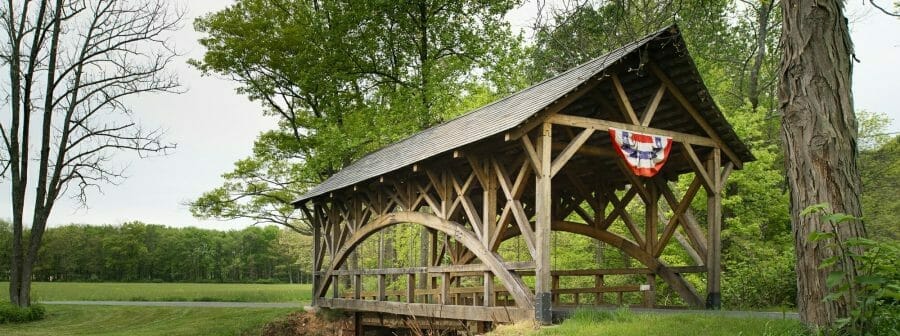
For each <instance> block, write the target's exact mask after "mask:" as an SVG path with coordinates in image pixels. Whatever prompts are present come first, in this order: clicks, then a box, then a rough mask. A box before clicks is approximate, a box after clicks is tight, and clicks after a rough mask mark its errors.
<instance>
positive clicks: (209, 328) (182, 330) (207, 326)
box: [0, 305, 293, 336]
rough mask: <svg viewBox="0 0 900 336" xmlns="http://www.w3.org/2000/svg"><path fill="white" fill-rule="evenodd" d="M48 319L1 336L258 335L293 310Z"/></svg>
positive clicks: (95, 313)
mask: <svg viewBox="0 0 900 336" xmlns="http://www.w3.org/2000/svg"><path fill="white" fill-rule="evenodd" d="M46 308H47V318H46V319H44V320H42V321H38V322H31V323H24V324H13V325H6V324H0V335H17V336H18V335H21V336H28V335H136V336H139V335H170V336H171V335H258V334H259V329H260V328H261V327H262V326H263V325H265V324H266V322H269V321H271V320H274V319H276V318H278V317H280V316H284V315H286V314H287V313H289V312H291V311H292V310H293V309H289V308H284V309H268V308H266V309H255V308H175V307H118V306H115V307H114V306H68V305H53V306H47V307H46Z"/></svg>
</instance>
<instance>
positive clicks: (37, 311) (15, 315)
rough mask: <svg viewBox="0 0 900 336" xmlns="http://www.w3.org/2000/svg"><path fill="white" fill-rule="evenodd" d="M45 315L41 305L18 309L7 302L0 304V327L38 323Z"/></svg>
mask: <svg viewBox="0 0 900 336" xmlns="http://www.w3.org/2000/svg"><path fill="white" fill-rule="evenodd" d="M45 315H46V310H45V309H44V306H42V305H37V304H34V305H30V306H28V307H19V306H17V305H14V304H11V303H8V302H3V303H0V325H2V324H6V323H24V322H33V321H39V320H43V319H44V316H45Z"/></svg>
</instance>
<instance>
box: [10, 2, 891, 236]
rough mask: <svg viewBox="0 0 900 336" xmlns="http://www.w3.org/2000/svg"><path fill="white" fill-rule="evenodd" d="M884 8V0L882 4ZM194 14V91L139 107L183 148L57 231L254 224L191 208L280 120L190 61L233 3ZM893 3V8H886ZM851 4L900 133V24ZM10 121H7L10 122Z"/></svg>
mask: <svg viewBox="0 0 900 336" xmlns="http://www.w3.org/2000/svg"><path fill="white" fill-rule="evenodd" d="M882 2H885V1H882ZM182 3H184V4H185V5H184V6H186V9H187V11H188V13H187V19H186V20H185V22H184V27H183V28H182V29H181V30H180V31H179V32H178V33H176V34H175V35H174V36H173V41H174V42H175V43H176V46H177V47H178V49H179V50H181V51H182V52H183V53H185V56H184V57H182V59H181V60H179V61H178V62H176V64H175V66H174V68H173V69H172V70H173V71H175V72H176V73H178V75H179V76H180V78H181V81H182V83H184V85H185V87H186V88H187V89H188V91H187V93H184V94H181V95H166V96H144V97H140V98H138V99H135V100H134V110H135V115H136V116H137V118H139V120H140V121H141V122H142V123H143V125H144V126H145V127H146V128H153V127H162V128H164V129H166V130H167V131H166V140H168V141H171V142H175V143H177V144H178V148H177V150H175V151H174V152H173V153H172V154H171V155H168V156H164V157H156V158H149V159H138V158H136V157H135V156H134V155H130V154H127V153H125V154H122V155H119V156H118V157H117V159H119V160H120V161H121V164H123V165H128V170H127V174H128V175H129V176H130V177H129V178H128V179H127V180H125V181H124V183H122V184H121V185H118V186H107V187H106V188H105V189H104V193H102V194H94V195H91V197H90V200H89V208H80V207H79V205H78V204H77V203H75V202H72V201H70V200H69V199H67V198H65V199H62V200H60V202H58V203H57V206H56V208H55V209H54V212H53V214H52V216H51V219H50V223H51V225H53V226H57V225H63V224H69V223H87V224H119V223H122V222H125V221H131V220H140V221H143V222H146V223H155V224H165V225H169V226H198V227H203V228H216V229H240V228H243V227H246V226H247V225H249V224H250V223H249V222H243V221H231V222H222V221H216V220H199V219H196V218H193V217H192V216H191V214H190V213H189V211H188V209H187V206H185V205H184V203H186V202H188V201H190V200H191V199H194V198H196V197H197V196H199V195H200V194H201V193H203V192H204V191H207V190H210V189H212V188H215V187H216V186H218V185H220V184H221V182H222V180H221V178H220V175H221V174H222V173H225V172H227V171H230V170H231V167H232V164H233V163H234V161H236V160H238V159H241V158H244V157H246V156H247V155H249V154H250V146H251V144H252V142H253V140H254V139H255V137H256V135H257V134H259V132H261V131H263V130H266V129H270V128H273V127H274V126H275V120H274V119H271V118H267V117H263V116H262V114H261V113H260V107H259V105H258V104H256V103H253V102H249V101H248V100H247V99H246V98H245V97H244V96H240V95H237V94H236V93H235V90H234V89H235V86H234V85H233V84H232V83H230V82H229V81H227V80H224V79H221V78H215V77H202V76H200V73H199V72H198V71H196V70H195V69H193V68H191V67H190V66H188V65H187V64H185V61H187V60H188V59H190V58H199V57H201V56H202V55H203V51H204V50H203V47H201V46H200V45H199V44H198V43H197V39H198V38H199V37H200V35H199V34H197V33H196V32H194V30H193V27H192V25H191V23H192V22H193V19H194V18H196V17H198V16H202V15H204V14H205V13H209V12H212V11H216V10H218V9H222V8H224V7H225V6H227V5H228V4H230V3H231V1H216V0H191V1H185V2H182ZM885 3H887V2H885ZM861 4H862V1H850V2H849V4H848V6H849V11H848V13H849V15H850V17H851V21H852V26H851V30H852V34H853V42H854V44H855V48H856V56H857V58H859V60H860V63H857V64H856V65H855V68H854V77H853V90H854V98H855V104H856V108H857V109H866V110H870V111H879V112H884V113H887V114H889V116H890V117H891V118H892V119H894V122H893V124H892V125H891V127H890V131H893V132H896V131H898V130H900V109H898V105H897V103H896V98H897V97H896V96H897V94H898V92H900V91H898V90H900V66H898V63H900V20H898V19H896V18H890V17H888V16H886V15H883V14H880V13H877V12H875V11H873V10H871V6H868V7H863V6H862V5H861ZM534 13H535V11H534V8H533V4H529V5H526V6H524V7H523V8H521V9H518V10H516V11H514V12H513V13H511V15H510V21H511V22H512V23H513V25H514V27H516V28H524V27H526V26H528V25H529V23H530V21H531V20H532V18H533V16H534ZM4 118H6V116H4ZM9 204H10V201H9V184H8V183H0V205H2V206H0V218H10V217H11V212H10V206H9Z"/></svg>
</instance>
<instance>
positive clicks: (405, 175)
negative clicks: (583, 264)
mask: <svg viewBox="0 0 900 336" xmlns="http://www.w3.org/2000/svg"><path fill="white" fill-rule="evenodd" d="M646 66H647V68H648V69H649V73H651V74H653V75H654V76H655V77H656V79H657V84H658V86H656V87H655V88H653V89H652V90H650V91H649V92H651V93H650V94H649V95H648V96H647V97H648V98H647V99H645V101H646V102H644V103H641V104H636V103H634V102H633V101H632V99H630V98H629V93H628V91H627V89H626V85H624V84H623V82H622V80H621V79H620V78H619V76H618V75H616V74H613V75H608V76H606V75H603V76H598V77H597V78H595V79H592V80H589V81H588V82H586V84H584V85H583V86H582V87H580V88H579V89H577V90H576V91H573V92H572V93H570V94H569V95H568V96H566V97H564V98H562V99H560V100H559V101H557V103H555V104H553V105H551V106H549V107H547V108H546V109H545V110H544V111H543V112H542V113H540V114H538V115H537V116H536V117H535V118H534V119H533V120H532V121H529V122H528V123H526V124H525V125H523V126H522V127H520V128H518V129H515V130H513V131H511V132H509V133H507V134H504V135H501V136H502V139H499V140H498V141H495V142H489V143H490V144H493V145H492V146H493V147H488V148H484V147H472V148H460V149H459V150H457V151H454V152H453V153H448V154H447V155H445V156H443V157H441V158H439V159H434V160H430V161H426V162H420V163H418V164H416V165H414V166H412V167H410V168H409V169H407V170H405V171H398V172H395V173H392V174H389V175H385V176H381V177H378V178H377V179H374V180H371V181H370V182H369V183H366V184H357V185H355V186H353V187H349V188H344V189H341V190H337V191H334V192H332V193H330V194H328V195H324V196H320V197H316V198H314V199H312V200H311V201H309V202H306V203H304V204H302V205H301V206H300V209H301V210H302V211H303V212H304V213H305V216H306V218H308V219H309V220H310V221H311V222H312V224H313V228H314V235H315V237H314V242H315V246H314V251H313V255H314V268H315V270H314V271H315V275H316V276H315V277H314V285H313V288H314V302H313V304H314V305H317V306H321V307H333V308H341V309H350V310H358V311H368V312H380V313H391V314H400V315H419V316H428V317H435V318H447V319H465V320H475V321H494V322H506V321H515V320H521V319H527V318H536V319H537V320H539V321H541V322H548V321H550V317H551V316H550V314H551V311H552V310H551V309H552V307H553V306H554V305H558V304H559V297H560V295H570V294H571V295H574V297H575V302H576V303H579V302H580V301H579V300H580V299H581V298H585V297H591V296H596V299H595V300H594V303H603V300H602V295H601V294H602V293H619V294H620V296H619V297H621V293H623V292H643V293H644V298H645V301H644V303H645V304H646V305H648V306H653V305H655V303H656V300H655V285H656V277H659V279H661V280H662V281H664V282H665V283H666V284H667V285H668V286H669V287H670V288H671V289H672V290H673V291H674V292H676V293H677V294H678V295H679V296H680V298H681V299H682V300H683V302H684V303H685V304H686V305H688V306H692V307H702V306H704V305H705V306H707V307H718V305H719V291H720V274H721V256H720V251H721V246H720V231H721V225H722V222H721V218H722V216H721V207H722V204H721V203H722V189H723V186H724V184H725V180H726V179H727V178H728V175H729V174H730V173H731V171H732V169H734V168H740V167H741V161H740V160H739V159H738V157H737V155H736V154H735V153H734V152H732V150H731V149H729V148H728V147H727V146H726V145H725V143H724V142H723V141H722V139H720V138H719V136H718V135H717V134H716V132H715V131H714V129H713V127H712V126H711V125H710V124H709V123H708V122H707V121H706V120H704V119H703V118H702V117H701V115H700V113H699V112H698V111H697V110H696V109H695V108H694V107H693V106H692V105H691V104H690V101H689V99H687V98H686V97H685V96H684V95H683V94H682V93H681V92H680V91H679V89H678V87H676V86H675V84H673V82H672V80H671V79H669V78H668V77H667V76H666V74H665V73H664V72H663V71H662V70H661V69H660V68H659V67H658V66H656V65H654V64H652V63H651V64H648V65H646ZM604 90H605V91H604ZM604 92H608V93H607V94H603V93H604ZM610 95H611V96H612V97H610ZM585 100H587V101H589V102H591V106H593V107H594V108H595V109H596V110H599V111H603V112H604V113H605V114H602V113H601V115H603V116H605V117H604V118H598V117H596V116H593V115H591V114H590V113H585V112H582V111H584V108H581V110H579V109H575V108H573V107H572V106H574V105H575V104H574V102H576V101H579V102H581V101H585ZM609 100H612V101H613V102H609ZM666 104H667V105H666ZM663 105H666V106H669V107H668V108H669V109H678V110H679V111H682V112H684V114H686V116H687V118H690V122H692V123H694V124H695V125H696V126H697V128H698V129H700V130H702V132H701V133H702V134H697V132H694V133H686V132H682V131H678V130H673V129H667V128H666V125H665V124H664V123H662V124H658V125H657V124H656V120H657V119H656V118H657V117H659V116H660V113H659V111H658V110H659V109H660V108H661V106H663ZM610 127H615V128H619V129H625V130H630V131H634V132H642V133H651V134H657V135H664V136H669V137H672V139H673V140H674V142H675V145H674V146H675V148H673V153H677V156H678V159H677V160H678V162H680V164H681V165H682V166H683V167H685V168H684V169H686V170H682V171H678V170H676V169H675V168H673V172H672V173H669V174H667V175H661V176H656V177H653V178H643V177H638V176H635V175H634V174H632V173H631V171H630V170H629V169H628V168H627V167H626V166H625V164H624V163H623V162H622V160H620V159H619V158H618V157H617V156H616V154H615V153H614V152H613V150H612V147H611V146H609V145H608V143H609V139H608V135H607V134H608V133H607V132H608V129H609V128H610ZM604 141H605V143H606V145H603V142H604ZM723 156H724V158H725V160H726V161H727V162H726V163H724V164H723V162H722V160H723ZM576 158H577V160H576ZM673 160H674V159H673ZM576 161H577V162H576ZM670 164H673V165H677V164H679V163H670ZM597 167H600V168H597ZM688 172H691V173H693V177H692V179H691V180H690V184H689V185H688V187H687V189H686V190H684V192H683V193H682V194H681V195H679V194H678V193H677V192H676V190H675V188H673V183H672V182H671V180H672V179H673V178H674V177H677V176H678V175H679V174H682V173H688ZM585 176H589V178H585ZM701 188H702V189H703V190H704V191H705V195H706V198H707V211H706V212H707V219H706V223H705V225H703V224H701V223H700V222H699V221H698V220H697V219H696V217H695V216H694V214H693V212H692V211H691V207H690V205H691V202H692V201H693V200H694V198H695V197H696V196H697V195H698V194H699V193H700V190H701ZM636 202H637V203H641V204H643V206H642V207H640V208H642V209H643V212H644V213H643V218H640V217H638V218H635V215H634V214H632V212H631V211H630V208H629V205H630V204H634V203H636ZM661 203H662V208H663V209H666V208H667V209H669V210H670V211H671V214H670V215H666V214H665V211H662V210H661ZM632 211H633V210H632ZM400 223H412V224H415V225H420V226H422V227H424V228H427V230H429V232H431V236H432V239H431V244H430V246H429V255H430V256H431V258H430V259H431V261H430V262H429V264H428V265H423V266H421V267H410V268H388V267H383V266H380V267H379V268H377V269H355V270H348V269H346V267H343V265H344V264H345V261H346V260H347V258H348V256H350V254H352V253H353V252H354V251H355V250H356V248H357V247H358V246H359V245H360V244H361V243H362V242H363V241H364V240H365V239H366V238H368V237H371V236H372V235H373V234H375V233H377V232H379V231H381V230H384V229H385V228H388V227H390V226H392V225H396V224H400ZM614 223H622V225H624V230H619V231H621V232H627V234H618V233H615V232H614V231H611V230H609V229H610V228H611V226H613V225H614ZM553 231H559V232H569V233H573V234H577V235H583V236H587V237H590V238H593V239H596V240H598V241H601V242H603V243H605V244H608V245H609V246H613V247H615V248H618V249H620V250H621V251H622V252H624V253H625V254H627V255H628V256H630V257H631V258H632V259H633V260H636V261H637V262H639V263H640V265H641V267H639V268H623V269H585V270H556V271H554V270H552V269H551V262H550V261H551V255H550V254H551V251H552V248H551V232H553ZM513 237H521V239H522V241H524V244H525V246H526V247H527V251H528V253H529V254H530V257H531V258H530V260H533V261H529V262H518V263H509V262H506V261H505V260H503V258H502V257H501V256H500V255H499V254H498V253H497V251H498V249H499V248H500V246H501V244H502V243H503V242H504V241H507V240H508V239H511V238H513ZM673 240H674V242H675V243H676V244H677V245H678V246H680V248H683V249H684V250H685V251H687V253H688V255H689V256H691V258H692V260H693V261H694V265H685V266H672V265H668V264H667V263H665V262H663V261H662V260H661V259H660V256H661V255H662V253H663V251H664V250H665V249H666V248H667V246H670V245H671V243H673ZM445 256H446V258H445ZM443 260H449V263H444V262H442V261H443ZM326 261H327V263H326ZM692 272H702V273H706V299H705V301H704V299H703V298H701V297H700V295H699V294H698V293H697V291H696V289H695V288H694V287H693V286H692V285H691V283H689V282H688V281H686V280H685V279H684V278H683V277H682V274H683V273H692ZM611 274H643V275H645V276H646V277H647V283H648V285H649V286H605V285H604V276H608V275H611ZM368 276H374V277H377V279H378V280H377V283H378V286H377V290H375V291H371V292H365V291H363V290H361V283H362V280H361V279H362V277H368ZM403 276H405V277H406V278H407V289H405V290H402V291H388V290H387V289H386V288H385V287H386V286H385V282H386V278H387V277H395V278H396V277H403ZM523 276H524V277H529V276H534V286H533V287H530V286H529V285H527V284H526V282H525V281H523ZM565 276H594V277H595V279H596V281H595V286H593V287H589V288H560V287H559V278H560V277H565ZM342 277H349V278H350V279H352V281H351V282H352V284H353V286H352V287H353V288H355V289H354V290H353V291H352V292H351V293H342V289H341V286H340V283H341V282H340V280H341V279H342ZM417 277H426V279H429V281H428V282H429V283H430V285H429V286H427V288H417V286H416V285H415V283H416V282H415V279H416V278H417ZM466 277H468V278H472V277H474V278H479V277H480V278H481V279H482V280H481V281H479V282H478V283H479V284H480V286H477V287H471V286H469V287H464V286H461V285H460V284H461V283H462V282H461V281H459V280H458V279H461V278H466ZM343 279H347V278H343ZM467 283H468V284H472V281H468V282H467ZM454 284H455V285H454ZM497 284H499V285H497ZM329 291H330V295H329ZM329 296H330V297H329Z"/></svg>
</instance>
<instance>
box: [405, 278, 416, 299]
mask: <svg viewBox="0 0 900 336" xmlns="http://www.w3.org/2000/svg"><path fill="white" fill-rule="evenodd" d="M406 302H407V303H415V302H416V274H415V273H409V274H407V275H406Z"/></svg>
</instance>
